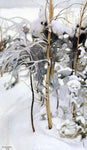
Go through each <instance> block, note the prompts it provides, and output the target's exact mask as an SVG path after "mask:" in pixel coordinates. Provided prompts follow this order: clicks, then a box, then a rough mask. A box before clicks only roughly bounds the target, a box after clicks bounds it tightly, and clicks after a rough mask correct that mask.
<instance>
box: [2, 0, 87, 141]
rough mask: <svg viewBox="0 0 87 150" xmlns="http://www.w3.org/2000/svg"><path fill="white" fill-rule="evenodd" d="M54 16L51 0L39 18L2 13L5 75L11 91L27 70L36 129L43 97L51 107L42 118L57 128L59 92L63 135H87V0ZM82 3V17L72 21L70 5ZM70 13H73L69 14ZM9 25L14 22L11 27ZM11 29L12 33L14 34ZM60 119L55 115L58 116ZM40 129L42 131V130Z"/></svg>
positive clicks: (59, 112)
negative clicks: (36, 110)
mask: <svg viewBox="0 0 87 150" xmlns="http://www.w3.org/2000/svg"><path fill="white" fill-rule="evenodd" d="M64 3H65V6H66V7H65V8H61V10H60V11H59V12H58V13H57V15H55V16H54V10H55V8H57V6H58V4H57V5H54V4H53V3H52V0H50V1H46V4H45V6H44V8H41V9H40V12H39V15H38V19H37V20H36V21H34V22H32V23H31V22H30V21H28V20H27V19H24V18H20V17H19V18H11V19H6V18H2V17H0V20H1V22H4V26H3V25H1V26H0V34H1V41H0V73H1V77H2V76H3V74H5V73H8V74H11V79H10V81H9V83H6V85H5V86H6V89H7V90H9V88H14V86H15V85H16V84H17V83H18V82H19V80H20V72H23V71H25V70H26V72H27V73H26V76H27V77H28V78H30V87H31V92H32V104H31V125H32V129H33V132H35V124H34V118H33V117H34V114H33V109H34V107H33V106H34V103H35V99H36V97H37V95H38V101H39V104H38V105H41V107H43V105H44V106H45V107H46V112H47V118H46V114H41V118H42V120H44V119H45V120H46V119H47V121H48V128H49V129H51V128H52V126H53V121H52V118H53V112H52V111H50V104H49V103H53V99H51V96H50V95H52V94H53V95H55V96H56V111H57V113H56V114H55V115H56V117H58V118H60V119H61V120H62V123H61V126H60V128H58V129H57V131H58V133H59V135H60V137H66V138H77V137H78V136H80V137H81V139H84V138H86V136H87V16H86V12H87V1H84V2H83V3H78V4H77V3H73V4H71V5H68V6H67V5H66V2H64ZM73 5H78V6H79V7H80V8H81V9H80V17H79V19H77V21H76V22H75V23H71V22H70V20H69V17H67V14H65V13H67V11H68V9H71V8H72V7H73ZM68 16H69V14H68ZM5 24H8V25H7V26H5ZM9 33H11V34H9ZM54 117H55V116H54ZM36 132H37V131H36Z"/></svg>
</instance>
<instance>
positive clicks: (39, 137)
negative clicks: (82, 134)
mask: <svg viewBox="0 0 87 150" xmlns="http://www.w3.org/2000/svg"><path fill="white" fill-rule="evenodd" d="M8 80H9V75H8V74H5V75H4V76H3V77H2V78H1V77H0V147H2V146H4V145H7V146H9V145H10V146H12V149H13V150H18V149H21V150H26V149H29V150H44V149H45V150H53V149H55V150H58V149H61V150H73V149H74V150H85V147H83V142H81V141H79V140H69V139H66V140H64V139H61V138H60V137H59V135H58V130H57V127H56V126H60V123H61V120H60V119H59V118H58V117H54V118H53V119H52V122H53V128H52V129H51V130H49V129H48V124H47V119H46V120H42V119H41V115H42V114H44V113H46V110H45V106H43V107H41V104H40V103H38V101H36V100H35V105H34V124H35V129H36V132H35V133H33V131H32V128H31V121H30V108H31V91H30V87H28V86H27V85H26V84H25V83H24V82H26V83H29V80H28V79H27V78H24V82H23V81H20V82H19V83H18V84H17V85H16V86H15V87H13V88H11V89H9V90H6V89H5V87H4V84H5V83H6V82H8ZM51 98H52V100H51V101H50V105H51V112H52V113H53V115H55V112H56V111H57V110H56V98H55V96H52V95H51V97H50V99H51Z"/></svg>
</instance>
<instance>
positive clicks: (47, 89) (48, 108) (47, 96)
mask: <svg viewBox="0 0 87 150" xmlns="http://www.w3.org/2000/svg"><path fill="white" fill-rule="evenodd" d="M52 18H53V4H52V0H50V8H49V32H48V46H47V60H48V61H50V39H51V20H52ZM49 76H50V62H49V63H48V67H47V75H46V109H47V117H48V126H49V129H51V128H52V120H51V114H50V106H49Z"/></svg>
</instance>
